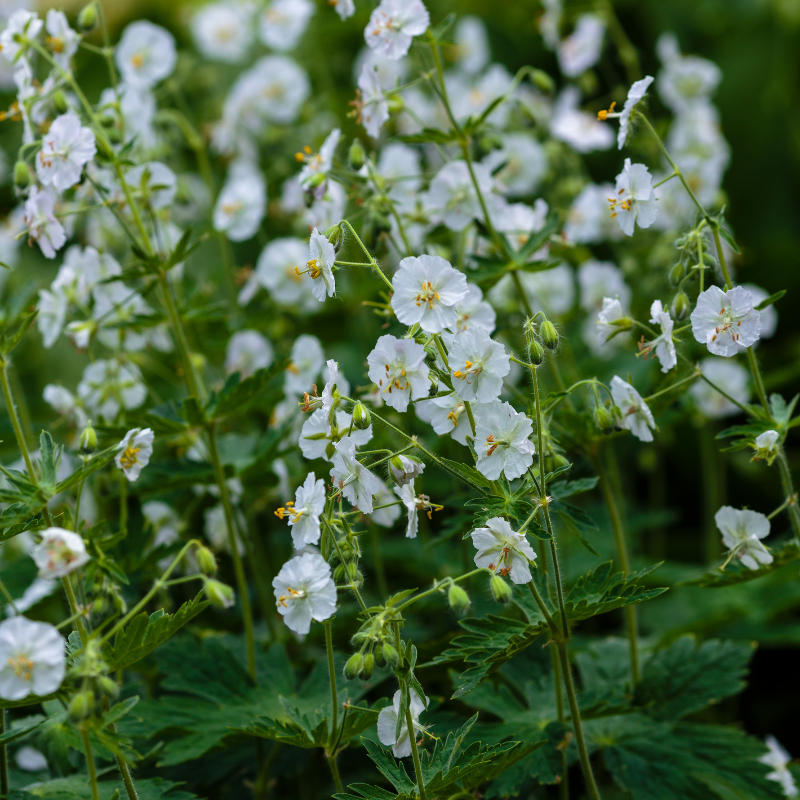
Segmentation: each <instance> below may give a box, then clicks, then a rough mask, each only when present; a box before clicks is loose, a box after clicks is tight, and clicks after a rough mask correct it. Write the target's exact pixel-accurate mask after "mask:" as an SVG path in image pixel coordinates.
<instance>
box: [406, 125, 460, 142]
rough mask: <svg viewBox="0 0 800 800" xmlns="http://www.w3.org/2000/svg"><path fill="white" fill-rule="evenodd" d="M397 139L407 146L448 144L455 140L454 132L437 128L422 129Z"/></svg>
mask: <svg viewBox="0 0 800 800" xmlns="http://www.w3.org/2000/svg"><path fill="white" fill-rule="evenodd" d="M397 138H398V139H399V140H400V141H401V142H407V143H408V144H425V143H427V142H432V143H433V144H450V143H451V142H455V141H456V139H457V137H456V134H455V131H442V130H439V129H438V128H423V129H422V130H421V131H420V132H419V133H407V134H404V135H403V136H398V137H397Z"/></svg>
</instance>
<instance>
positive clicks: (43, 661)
mask: <svg viewBox="0 0 800 800" xmlns="http://www.w3.org/2000/svg"><path fill="white" fill-rule="evenodd" d="M65 644H66V642H65V641H64V637H63V636H62V635H61V634H60V633H59V632H58V629H57V628H55V627H54V626H53V625H50V624H48V623H47V622H31V620H29V619H25V617H12V618H11V619H7V620H4V621H3V622H2V623H0V697H2V698H3V700H22V699H24V698H26V697H27V696H28V695H37V696H39V697H44V696H46V695H49V694H52V693H53V692H55V691H56V689H58V687H59V686H61V682H62V681H63V680H64V674H65V672H66V658H65V654H64V646H65Z"/></svg>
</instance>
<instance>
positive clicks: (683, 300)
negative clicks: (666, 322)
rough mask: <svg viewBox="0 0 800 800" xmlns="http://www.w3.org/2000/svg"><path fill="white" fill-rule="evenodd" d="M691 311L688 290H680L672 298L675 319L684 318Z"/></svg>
mask: <svg viewBox="0 0 800 800" xmlns="http://www.w3.org/2000/svg"><path fill="white" fill-rule="evenodd" d="M688 311H689V298H688V297H687V296H686V292H678V294H676V295H675V297H674V298H673V300H672V316H673V317H675V319H683V318H684V317H685V316H686V313H687V312H688Z"/></svg>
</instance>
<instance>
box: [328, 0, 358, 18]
mask: <svg viewBox="0 0 800 800" xmlns="http://www.w3.org/2000/svg"><path fill="white" fill-rule="evenodd" d="M328 5H329V6H333V8H334V9H335V10H336V13H337V14H338V15H339V19H342V20H345V19H349V18H350V17H352V16H353V14H355V13H356V5H355V3H354V2H353V0H328Z"/></svg>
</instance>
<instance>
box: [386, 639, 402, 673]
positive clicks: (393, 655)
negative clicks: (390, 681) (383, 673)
mask: <svg viewBox="0 0 800 800" xmlns="http://www.w3.org/2000/svg"><path fill="white" fill-rule="evenodd" d="M383 660H384V661H385V662H386V663H387V665H388V666H390V667H396V666H397V665H398V664H399V663H400V656H399V654H398V652H397V648H396V647H395V646H394V645H392V644H389V642H384V643H383Z"/></svg>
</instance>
